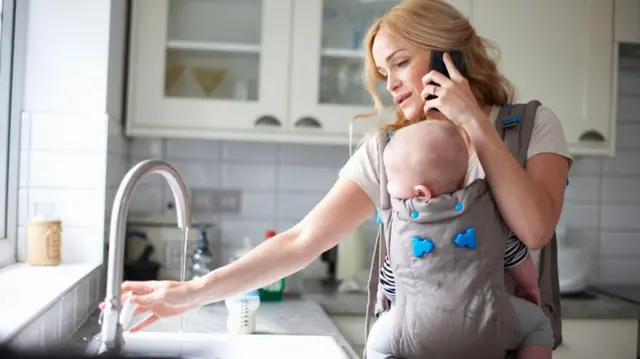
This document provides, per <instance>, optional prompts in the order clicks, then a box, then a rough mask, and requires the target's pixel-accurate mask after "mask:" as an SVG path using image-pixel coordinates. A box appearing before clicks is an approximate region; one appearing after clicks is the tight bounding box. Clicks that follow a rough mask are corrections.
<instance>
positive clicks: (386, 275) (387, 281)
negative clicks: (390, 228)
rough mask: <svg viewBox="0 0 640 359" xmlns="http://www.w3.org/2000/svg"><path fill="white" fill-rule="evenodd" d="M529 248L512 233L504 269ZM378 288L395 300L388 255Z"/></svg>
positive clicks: (514, 264)
mask: <svg viewBox="0 0 640 359" xmlns="http://www.w3.org/2000/svg"><path fill="white" fill-rule="evenodd" d="M527 254H529V250H528V249H527V246H525V245H524V243H522V242H521V241H520V240H519V239H518V237H516V236H515V235H514V234H513V233H512V234H511V235H510V236H509V239H508V240H507V245H506V248H505V252H504V267H505V269H509V268H513V267H516V266H518V265H519V264H520V263H522V261H524V260H525V258H527ZM380 288H381V290H382V293H384V295H385V297H387V299H389V300H390V301H391V302H392V303H393V302H395V300H396V281H395V278H394V275H393V270H392V269H391V263H390V262H389V256H388V255H387V257H386V258H385V259H384V263H383V264H382V268H380Z"/></svg>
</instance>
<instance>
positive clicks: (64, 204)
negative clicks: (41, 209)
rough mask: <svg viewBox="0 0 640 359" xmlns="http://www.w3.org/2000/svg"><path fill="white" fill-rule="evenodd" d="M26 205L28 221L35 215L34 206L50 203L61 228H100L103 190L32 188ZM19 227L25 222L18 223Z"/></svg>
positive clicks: (102, 212) (102, 211)
mask: <svg viewBox="0 0 640 359" xmlns="http://www.w3.org/2000/svg"><path fill="white" fill-rule="evenodd" d="M28 193H29V194H28V199H27V202H26V205H27V206H28V207H27V208H26V212H27V218H22V216H21V219H28V218H31V217H33V216H35V215H36V213H35V211H36V207H37V206H36V205H37V204H39V203H51V204H53V205H54V207H53V213H52V215H53V216H55V217H57V218H59V219H60V220H61V221H62V223H63V226H71V227H92V226H101V225H102V223H103V222H102V221H103V220H102V217H103V215H104V210H103V208H104V189H102V190H99V189H55V188H53V189H49V188H47V189H41V188H32V189H30V190H29V192H28ZM19 224H20V225H24V224H26V221H23V222H19Z"/></svg>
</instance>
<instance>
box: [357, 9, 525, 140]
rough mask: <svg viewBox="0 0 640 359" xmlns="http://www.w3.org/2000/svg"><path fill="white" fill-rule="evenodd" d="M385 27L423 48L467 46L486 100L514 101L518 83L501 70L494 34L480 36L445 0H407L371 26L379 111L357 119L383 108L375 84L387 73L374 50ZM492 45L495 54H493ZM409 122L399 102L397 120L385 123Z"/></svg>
mask: <svg viewBox="0 0 640 359" xmlns="http://www.w3.org/2000/svg"><path fill="white" fill-rule="evenodd" d="M382 28H385V29H386V30H388V31H389V32H391V33H392V34H394V35H396V36H399V37H401V38H402V39H404V40H405V41H407V42H409V43H410V44H412V45H414V46H416V47H418V48H420V49H424V50H442V51H447V50H452V49H456V50H459V51H461V52H462V57H463V59H464V62H465V70H466V73H467V80H468V81H469V86H470V87H471V91H472V92H473V95H474V96H475V98H476V101H478V104H480V105H481V106H484V105H501V104H505V103H511V102H512V101H513V98H514V89H513V87H512V85H511V84H510V83H509V81H508V80H507V79H506V78H504V77H503V76H502V75H500V73H499V72H498V67H497V65H496V62H497V58H498V54H499V51H498V49H497V47H496V46H495V45H493V44H492V43H491V42H490V41H489V40H487V39H484V38H482V37H480V36H478V35H477V34H476V31H475V29H474V28H473V26H472V25H471V24H470V23H469V20H468V19H467V18H466V17H464V15H462V13H460V12H459V11H458V10H456V9H455V8H454V7H453V6H451V5H450V4H448V3H446V2H444V1H440V0H404V1H402V2H401V3H400V4H398V5H397V6H395V7H393V8H392V9H391V10H389V11H388V12H387V13H386V14H385V15H383V16H382V17H381V18H379V19H377V20H376V21H375V22H374V23H373V24H372V25H371V27H370V28H369V30H368V32H367V35H366V37H365V40H364V48H365V51H366V56H365V62H364V81H365V86H366V88H367V91H368V92H369V94H370V95H371V97H372V98H373V102H374V108H373V112H371V113H369V114H362V115H357V116H355V117H354V120H355V119H357V118H361V117H370V116H373V115H376V114H379V113H380V110H381V109H382V102H381V101H380V97H379V96H378V93H377V91H376V86H375V85H376V81H381V80H384V77H383V76H382V75H381V74H380V73H379V72H378V70H377V69H376V65H375V61H374V60H373V54H372V47H373V42H374V40H375V38H376V35H377V34H378V33H379V32H380V29H382ZM491 50H493V52H494V54H495V59H492V58H491V57H490V56H489V54H488V52H489V51H491ZM408 124H410V122H409V121H407V119H406V118H405V117H404V115H403V114H402V111H401V110H400V109H399V108H397V107H396V120H395V122H394V123H393V124H391V125H385V126H383V128H384V129H385V130H392V131H394V130H397V129H399V128H401V127H404V126H406V125H408Z"/></svg>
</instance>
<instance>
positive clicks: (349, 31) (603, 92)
mask: <svg viewBox="0 0 640 359" xmlns="http://www.w3.org/2000/svg"><path fill="white" fill-rule="evenodd" d="M480 1H481V0H449V1H448V2H449V3H451V4H452V5H453V6H455V7H456V8H457V9H459V10H460V11H461V12H462V13H464V14H465V15H466V16H468V17H469V19H470V20H471V22H472V23H473V24H474V26H476V29H477V32H478V33H479V35H481V36H484V37H486V38H488V39H490V40H492V41H493V42H494V43H495V44H496V45H497V46H498V48H499V50H500V55H501V56H500V58H501V61H500V62H499V68H500V70H501V71H502V72H503V74H504V75H505V76H506V77H507V78H508V79H509V80H511V82H512V83H513V85H514V86H515V88H516V89H517V100H518V101H528V100H530V99H539V100H540V101H542V103H543V104H544V105H546V106H548V107H549V108H551V109H552V110H553V111H554V112H555V113H556V114H557V115H558V118H559V119H560V120H561V122H562V125H563V129H564V132H565V135H566V138H567V141H568V143H569V145H570V147H571V149H572V151H573V153H574V154H594V155H612V154H613V149H614V147H615V146H614V142H615V131H614V128H615V122H614V121H615V117H616V116H615V106H614V103H615V101H614V100H613V99H614V98H615V88H616V86H615V80H616V78H615V71H616V66H615V61H616V59H615V57H616V55H617V52H616V51H615V48H614V41H613V36H614V35H613V32H614V0H566V1H561V2H558V1H554V0H541V1H535V2H529V1H515V2H514V1H509V0H482V2H481V3H480ZM633 1H637V0H633ZM397 2H398V1H395V0H378V1H371V0H367V1H364V0H238V1H232V0H179V1H177V0H137V1H135V2H133V16H132V31H131V51H130V74H129V101H128V114H127V133H128V134H129V135H131V136H169V137H192V138H218V139H233V140H253V141H274V142H300V143H326V144H344V143H347V142H348V140H349V122H350V121H351V119H352V118H353V117H354V116H355V115H357V114H363V113H369V112H370V111H371V110H372V105H373V102H372V100H371V99H370V96H369V94H368V93H367V92H366V90H365V89H364V86H363V84H362V50H361V49H360V48H361V46H360V44H361V41H362V38H363V36H364V31H365V30H366V27H367V25H368V24H369V23H370V21H371V19H372V18H374V17H378V16H380V15H382V14H383V13H384V12H385V11H387V10H388V9H389V8H391V7H392V6H393V5H395V4H396V3H397ZM618 2H619V1H618ZM480 4H481V5H480ZM616 6H617V3H616ZM616 10H617V8H616ZM378 85H379V86H378V92H379V94H381V99H382V102H383V104H384V105H386V109H387V110H386V111H385V112H383V114H382V115H380V116H374V117H371V118H365V119H358V120H356V121H354V122H353V123H354V133H355V136H356V139H357V138H359V137H360V136H361V135H362V134H364V133H365V132H367V131H368V130H370V129H372V127H374V126H375V125H378V124H381V123H386V122H390V121H392V120H393V117H394V116H393V112H394V111H393V108H392V101H391V98H390V96H389V95H388V94H386V93H385V91H384V87H385V84H384V83H379V84H378Z"/></svg>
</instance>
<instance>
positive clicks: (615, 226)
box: [130, 57, 640, 283]
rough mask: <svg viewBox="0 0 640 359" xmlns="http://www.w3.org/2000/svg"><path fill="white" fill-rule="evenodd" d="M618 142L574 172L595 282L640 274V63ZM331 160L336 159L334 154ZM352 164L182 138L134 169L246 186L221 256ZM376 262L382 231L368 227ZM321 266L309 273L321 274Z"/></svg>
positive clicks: (220, 218)
mask: <svg viewBox="0 0 640 359" xmlns="http://www.w3.org/2000/svg"><path fill="white" fill-rule="evenodd" d="M619 78H620V80H619V92H620V99H619V105H618V106H619V108H618V111H619V116H618V123H619V125H618V132H617V137H618V140H617V141H618V145H617V149H616V152H617V154H616V156H615V157H614V158H598V157H584V158H576V160H575V165H574V166H573V169H572V171H571V173H570V182H571V184H570V186H569V187H568V188H567V193H566V203H565V209H564V214H563V215H564V217H565V218H566V222H567V226H568V239H569V242H570V244H572V245H581V246H585V247H587V248H589V250H590V251H591V253H592V255H593V259H594V261H593V269H592V276H591V279H592V281H593V282H606V283H615V282H634V283H640V279H639V278H638V277H637V276H633V275H630V273H637V272H639V271H640V224H639V223H640V195H638V193H640V192H638V191H637V188H640V142H637V139H638V138H639V137H640V61H639V60H637V59H632V58H629V57H625V58H623V59H622V60H621V61H620V76H619ZM327 153H329V155H328V154H327ZM347 157H348V150H347V148H346V147H343V146H334V147H327V146H296V145H289V144H282V145H278V144H258V143H245V142H224V141H206V140H181V139H148V138H138V139H134V141H133V144H132V148H131V162H130V166H131V165H133V164H135V163H137V162H138V161H140V160H142V159H146V158H161V159H165V160H167V161H168V162H169V163H170V164H172V165H173V166H175V167H176V168H177V170H178V171H179V172H180V174H181V175H182V176H183V177H184V179H185V181H186V183H187V184H188V185H189V186H192V187H205V188H238V189H241V190H242V192H243V199H242V211H241V213H240V215H214V216H211V217H210V218H211V220H212V221H214V222H215V223H216V225H217V226H218V227H219V229H220V236H221V237H220V238H221V243H222V258H223V259H224V258H227V256H228V253H229V252H230V251H231V250H233V249H235V248H237V247H238V246H240V245H241V243H242V242H241V240H242V239H243V238H244V237H245V236H249V237H250V238H251V239H252V240H253V242H254V244H256V243H258V242H259V241H261V240H262V235H263V233H264V231H265V230H266V229H269V228H275V229H276V230H278V231H282V230H285V229H287V228H289V227H290V226H291V225H293V224H294V223H295V222H296V221H298V220H299V219H301V218H302V216H304V215H305V214H306V213H307V212H308V211H309V210H310V209H311V208H312V207H313V206H314V205H315V204H316V203H317V202H318V201H319V200H320V199H321V198H322V196H323V195H324V194H325V193H326V191H327V190H328V189H329V188H330V186H331V185H332V183H333V182H334V181H335V179H336V177H337V172H338V170H339V169H340V167H341V166H342V165H343V164H344V162H345V161H346V159H347ZM170 199H171V197H170V192H169V190H168V187H167V186H166V185H165V184H163V183H162V181H161V180H158V179H152V178H149V179H148V180H147V182H145V183H144V184H143V185H142V186H141V188H140V189H139V190H138V193H137V194H136V196H135V198H134V204H133V207H132V211H136V212H142V213H144V212H154V211H161V210H163V208H164V207H165V205H166V203H167V201H169V200H170ZM364 228H365V235H366V240H367V243H366V244H367V253H368V254H367V260H369V258H370V254H369V253H370V252H371V250H372V247H373V240H374V238H375V233H376V228H375V225H374V223H373V220H370V221H368V222H367V223H366V224H365V226H364ZM322 273H323V266H322V264H321V263H320V261H316V263H314V264H313V265H312V266H310V267H309V268H307V269H305V270H304V271H303V274H304V275H305V276H311V277H317V276H321V275H322Z"/></svg>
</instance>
